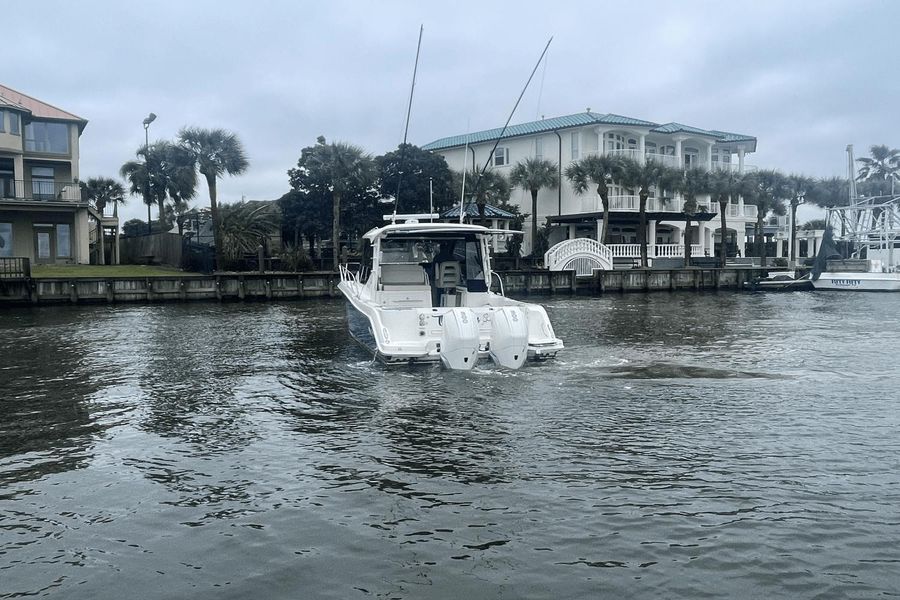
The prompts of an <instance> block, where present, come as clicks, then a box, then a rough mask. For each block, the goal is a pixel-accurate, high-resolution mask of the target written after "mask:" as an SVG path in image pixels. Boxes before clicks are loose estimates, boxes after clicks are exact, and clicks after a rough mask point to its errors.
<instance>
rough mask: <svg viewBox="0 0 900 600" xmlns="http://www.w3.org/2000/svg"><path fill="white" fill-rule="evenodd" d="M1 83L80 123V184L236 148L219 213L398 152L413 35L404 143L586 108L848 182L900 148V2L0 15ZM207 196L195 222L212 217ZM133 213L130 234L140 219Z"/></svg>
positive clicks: (186, 6) (28, 10)
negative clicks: (182, 153) (303, 172)
mask: <svg viewBox="0 0 900 600" xmlns="http://www.w3.org/2000/svg"><path fill="white" fill-rule="evenodd" d="M6 14H7V16H9V15H10V14H12V15H13V16H12V18H13V19H14V20H15V21H16V22H18V23H22V24H23V26H21V27H15V28H9V29H8V30H6V31H4V41H5V44H4V47H5V48H6V49H7V59H6V61H5V65H4V73H3V83H5V84H7V85H9V86H11V87H13V88H16V89H19V90H20V91H23V92H25V93H27V94H31V95H33V96H36V97H38V98H40V99H42V100H45V101H47V102H50V103H52V104H56V105H59V106H60V107H62V108H64V109H66V110H69V111H72V112H75V113H76V114H79V115H81V116H83V117H85V118H87V119H89V121H90V123H89V125H88V127H87V129H86V130H85V133H84V135H83V136H82V160H81V172H82V176H83V177H89V176H93V175H107V176H109V175H115V174H116V173H117V171H118V168H119V166H120V165H121V164H122V163H123V162H124V161H126V160H128V159H130V158H131V157H132V156H133V154H134V151H135V149H136V148H137V147H138V146H139V145H140V144H141V143H142V142H143V135H144V132H143V129H142V127H141V120H142V119H143V118H144V117H145V116H146V114H147V113H148V112H150V111H153V112H155V113H156V114H158V115H159V119H158V120H157V121H156V122H155V123H154V124H153V125H152V127H151V138H153V139H156V138H172V137H174V136H175V135H176V133H177V131H178V129H179V128H180V127H182V126H183V125H188V124H191V125H199V126H204V127H225V128H227V129H230V130H232V131H235V132H236V133H238V134H239V136H240V137H241V139H242V140H243V141H244V143H245V145H246V147H247V151H248V154H249V156H250V160H251V168H250V170H249V171H248V173H247V174H246V175H243V176H241V177H237V178H228V179H225V180H224V181H223V182H222V184H221V186H220V197H221V198H223V199H224V200H225V201H234V200H238V199H240V198H241V196H244V195H246V196H247V197H249V198H275V197H278V196H280V195H281V194H282V193H284V192H285V191H287V189H288V183H287V176H286V173H285V172H286V170H287V169H289V168H290V167H291V166H293V165H294V164H295V162H296V160H297V158H298V156H299V154H300V149H301V148H302V147H304V146H306V145H309V144H311V143H313V142H314V141H315V138H316V136H317V135H319V134H322V135H325V136H327V137H328V138H329V139H341V140H346V141H351V142H354V143H356V144H359V145H361V146H363V147H364V148H366V149H367V150H368V151H370V152H372V153H375V154H377V153H382V152H385V151H388V150H390V149H392V148H393V147H395V146H396V144H397V143H398V142H399V141H400V139H401V138H402V134H403V131H402V129H403V119H404V115H405V101H406V95H407V93H408V86H409V79H410V75H411V72H412V62H413V58H414V53H415V43H416V35H417V32H418V26H419V24H420V23H421V24H424V25H425V38H424V42H423V49H422V60H421V64H420V71H419V73H420V77H419V81H418V85H417V90H416V97H415V104H414V110H413V120H412V123H411V125H410V138H411V141H413V142H414V143H418V144H423V143H426V142H428V141H431V140H432V139H435V138H438V137H443V136H446V135H452V134H456V133H462V132H464V131H465V130H466V129H467V128H471V129H473V130H474V129H484V128H489V127H496V126H499V125H502V123H503V122H504V121H505V119H506V116H507V113H508V112H509V110H510V109H511V108H512V104H513V102H514V101H515V97H516V95H517V94H518V92H519V89H520V88H521V86H522V84H523V83H524V81H525V78H526V77H527V75H528V73H529V71H530V69H531V67H532V64H533V61H534V60H536V59H537V56H538V54H539V53H540V50H541V48H542V47H543V44H544V43H545V41H546V40H547V38H548V37H549V36H550V35H553V36H555V37H554V42H553V45H552V46H551V49H550V52H549V55H548V60H547V64H546V68H544V69H541V70H539V72H538V74H537V77H536V78H535V81H534V83H533V84H532V86H531V88H530V89H529V91H528V93H527V95H526V97H525V98H524V99H523V103H522V105H521V107H520V109H519V111H518V113H517V115H516V118H515V119H514V121H519V122H521V121H527V120H532V119H534V118H539V117H540V115H542V114H544V115H547V116H555V115H562V114H569V113H572V112H578V111H582V110H584V109H585V108H586V107H588V106H589V107H591V108H592V110H594V111H596V112H615V113H620V114H625V115H629V116H634V117H638V118H645V119H650V120H654V121H661V122H665V121H679V122H683V123H687V124H691V125H696V126H699V127H707V128H717V129H726V130H732V131H739V132H743V133H749V134H752V135H756V136H757V137H758V138H759V151H758V152H757V153H756V155H754V156H752V157H751V158H750V160H749V162H752V163H754V164H757V165H759V166H764V167H777V168H780V169H782V170H784V171H787V172H804V173H807V174H810V175H816V176H827V175H835V174H842V172H843V169H844V165H845V159H844V154H843V152H844V147H845V146H846V144H848V143H854V144H856V145H857V148H858V152H859V153H862V152H864V151H865V149H866V148H867V147H868V145H870V144H873V143H886V144H889V145H891V146H894V147H896V146H898V145H900V139H898V138H900V132H898V127H897V118H896V107H897V105H898V103H900V102H898V101H900V79H898V77H897V75H896V72H897V69H896V61H897V42H896V23H897V22H900V3H896V2H891V1H889V0H885V1H881V2H876V1H869V2H850V1H844V2H839V1H812V0H810V1H807V2H794V3H783V2H776V1H754V2H752V3H746V4H744V5H735V3H723V2H709V1H700V2H677V3H676V2H663V1H657V2H642V3H631V4H628V5H625V4H623V3H612V2H572V3H561V4H557V5H553V4H548V3H546V2H541V3H525V2H501V3H497V2H493V3H475V2H464V3H452V4H451V3H444V4H441V5H435V4H433V3H416V2H377V3H374V2H371V3H370V2H331V3H328V4H327V5H325V4H312V3H296V2H287V1H284V2H274V1H257V2H253V3H250V2H242V3H221V2H206V1H204V2H175V1H170V2H150V3H141V4H136V3H119V2H100V1H94V2H80V3H68V2H66V3H64V2H58V3H51V4H50V5H49V7H48V4H47V3H30V4H28V5H25V4H24V3H19V4H17V5H16V6H15V7H14V8H12V13H10V12H9V11H7V13H6ZM205 197H206V190H205V188H203V189H200V190H199V195H198V199H197V201H196V202H197V204H198V205H204V204H205V203H206V199H205ZM143 212H144V211H143V207H142V206H141V205H140V203H139V201H137V200H134V201H132V203H131V206H130V207H129V208H128V209H126V211H125V216H126V218H131V217H141V216H143V215H142V213H143Z"/></svg>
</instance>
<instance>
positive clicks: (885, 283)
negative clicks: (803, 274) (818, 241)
mask: <svg viewBox="0 0 900 600" xmlns="http://www.w3.org/2000/svg"><path fill="white" fill-rule="evenodd" d="M847 153H848V161H849V173H850V203H849V204H848V205H847V206H839V207H834V208H829V209H828V214H827V218H826V227H825V238H824V239H823V240H822V245H821V246H820V248H819V252H818V255H817V256H816V263H815V265H814V266H813V271H812V277H811V279H812V282H813V286H814V287H815V288H816V289H817V290H853V291H865V292H898V291H900V245H898V238H900V195H896V194H890V195H887V196H873V197H860V196H857V194H856V181H855V179H854V172H853V169H854V160H853V146H852V145H851V146H847ZM891 189H892V190H893V187H892V188H891ZM832 237H833V238H834V240H836V241H840V242H844V245H845V248H848V249H849V253H850V258H846V259H845V258H843V257H842V255H841V254H840V253H838V252H837V249H836V248H835V246H834V244H833V243H832Z"/></svg>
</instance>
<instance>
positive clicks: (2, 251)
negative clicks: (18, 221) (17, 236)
mask: <svg viewBox="0 0 900 600" xmlns="http://www.w3.org/2000/svg"><path fill="white" fill-rule="evenodd" d="M12 255H13V245H12V223H0V256H12Z"/></svg>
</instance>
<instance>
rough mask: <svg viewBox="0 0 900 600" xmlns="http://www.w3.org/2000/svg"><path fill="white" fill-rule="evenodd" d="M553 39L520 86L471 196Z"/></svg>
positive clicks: (475, 192)
mask: <svg viewBox="0 0 900 600" xmlns="http://www.w3.org/2000/svg"><path fill="white" fill-rule="evenodd" d="M552 41H553V36H550V39H549V40H547V45H546V46H544V51H543V52H541V57H540V58H538V60H537V62H536V63H534V68H533V69H532V70H531V75H529V76H528V81H526V82H525V87H523V88H522V91H521V93H519V98H518V99H517V100H516V104H515V106H513V109H512V110H511V111H510V113H509V117H507V119H506V123H504V125H503V129H501V130H500V135H498V136H497V141H496V142H494V147H493V148H491V151H490V153H489V154H488V158H487V160H486V161H485V162H484V166H483V167H482V168H481V171H479V172H478V179H476V180H475V191H474V192H473V196H474V197H475V198H478V187H479V185H480V184H481V177H482V175H484V173H485V171H487V168H488V165H490V164H491V161H492V160H494V152H496V151H497V146H499V145H500V140H502V139H503V134H504V133H506V129H507V127H509V122H510V121H512V118H513V115H514V114H516V109H517V108H519V102H521V101H522V96H524V95H525V90H527V89H528V84H530V83H531V80H532V79H533V78H534V74H535V73H536V72H537V69H538V67H539V66H541V61H543V60H544V56H545V55H546V54H547V49H548V48H550V42H552Z"/></svg>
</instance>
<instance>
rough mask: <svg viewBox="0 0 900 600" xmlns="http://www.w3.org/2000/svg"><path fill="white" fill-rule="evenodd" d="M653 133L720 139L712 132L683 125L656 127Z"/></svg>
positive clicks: (669, 124) (671, 124) (674, 124)
mask: <svg viewBox="0 0 900 600" xmlns="http://www.w3.org/2000/svg"><path fill="white" fill-rule="evenodd" d="M651 131H655V132H656V133H693V134H694V135H705V136H707V137H719V136H717V135H716V134H715V133H713V132H712V131H708V130H706V129H700V128H698V127H691V126H690V125H682V124H681V123H666V124H665V125H660V126H659V127H654V128H653V129H651Z"/></svg>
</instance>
